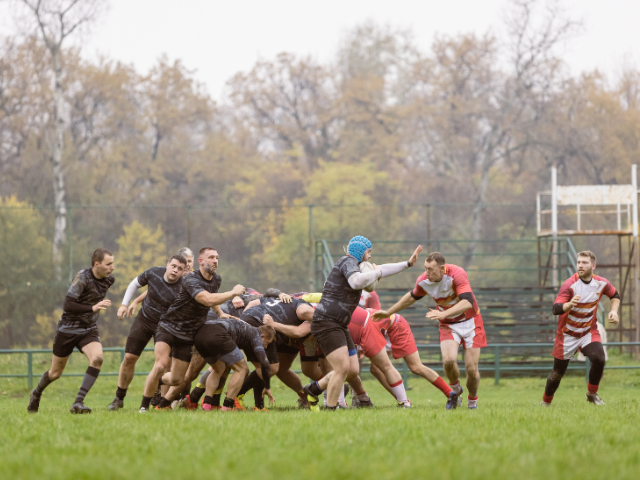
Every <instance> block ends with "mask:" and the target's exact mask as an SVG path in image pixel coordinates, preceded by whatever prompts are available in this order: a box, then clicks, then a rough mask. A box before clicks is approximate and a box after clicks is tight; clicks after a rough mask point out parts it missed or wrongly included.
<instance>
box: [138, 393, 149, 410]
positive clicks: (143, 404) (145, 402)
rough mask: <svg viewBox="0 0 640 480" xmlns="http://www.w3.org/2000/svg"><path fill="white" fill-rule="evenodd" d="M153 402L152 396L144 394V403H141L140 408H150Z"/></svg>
mask: <svg viewBox="0 0 640 480" xmlns="http://www.w3.org/2000/svg"><path fill="white" fill-rule="evenodd" d="M150 403H151V397H145V396H144V395H143V396H142V403H141V404H140V408H143V407H144V408H146V409H147V410H149V404H150Z"/></svg>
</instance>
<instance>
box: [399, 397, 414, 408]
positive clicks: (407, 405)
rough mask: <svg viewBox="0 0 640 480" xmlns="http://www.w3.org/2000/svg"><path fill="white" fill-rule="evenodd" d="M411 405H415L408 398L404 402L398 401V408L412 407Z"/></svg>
mask: <svg viewBox="0 0 640 480" xmlns="http://www.w3.org/2000/svg"><path fill="white" fill-rule="evenodd" d="M411 407H413V405H411V400H409V399H408V398H407V400H405V401H404V402H398V408H411Z"/></svg>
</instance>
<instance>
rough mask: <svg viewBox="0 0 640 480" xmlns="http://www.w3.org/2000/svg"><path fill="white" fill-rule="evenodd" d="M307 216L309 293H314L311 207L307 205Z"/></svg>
mask: <svg viewBox="0 0 640 480" xmlns="http://www.w3.org/2000/svg"><path fill="white" fill-rule="evenodd" d="M308 215H309V232H308V233H309V291H310V292H313V291H314V284H315V282H314V276H315V272H314V268H313V267H314V264H315V257H314V255H313V250H314V244H315V242H314V239H313V236H314V235H313V205H309V206H308Z"/></svg>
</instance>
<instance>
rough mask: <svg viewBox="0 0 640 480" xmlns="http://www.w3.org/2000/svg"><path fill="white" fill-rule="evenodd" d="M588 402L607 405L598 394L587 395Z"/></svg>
mask: <svg viewBox="0 0 640 480" xmlns="http://www.w3.org/2000/svg"><path fill="white" fill-rule="evenodd" d="M587 402H589V403H593V404H594V405H606V403H604V401H603V400H602V399H601V398H600V397H599V396H598V394H597V393H587Z"/></svg>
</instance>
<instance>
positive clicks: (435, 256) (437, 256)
mask: <svg viewBox="0 0 640 480" xmlns="http://www.w3.org/2000/svg"><path fill="white" fill-rule="evenodd" d="M427 262H436V263H437V264H438V265H444V264H445V263H447V262H446V261H445V259H444V255H442V254H441V253H440V252H431V253H430V254H429V256H428V257H427Z"/></svg>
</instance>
